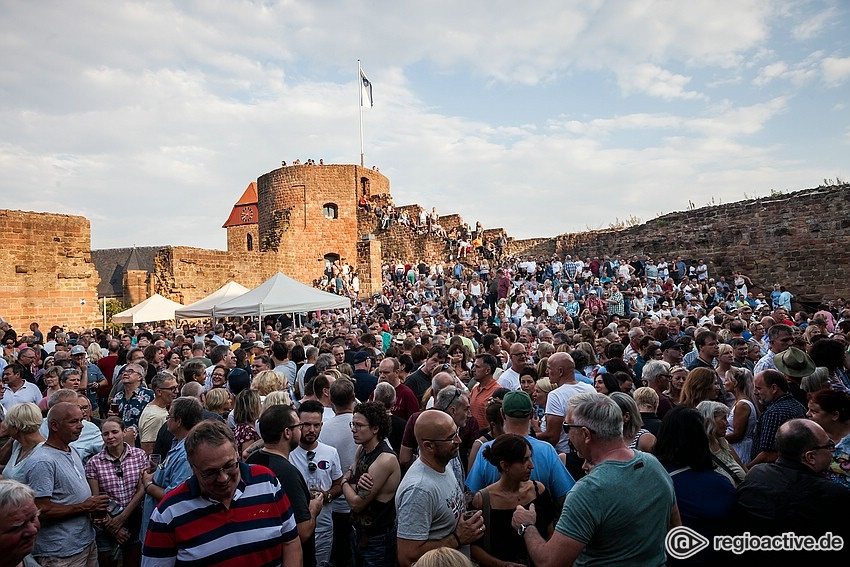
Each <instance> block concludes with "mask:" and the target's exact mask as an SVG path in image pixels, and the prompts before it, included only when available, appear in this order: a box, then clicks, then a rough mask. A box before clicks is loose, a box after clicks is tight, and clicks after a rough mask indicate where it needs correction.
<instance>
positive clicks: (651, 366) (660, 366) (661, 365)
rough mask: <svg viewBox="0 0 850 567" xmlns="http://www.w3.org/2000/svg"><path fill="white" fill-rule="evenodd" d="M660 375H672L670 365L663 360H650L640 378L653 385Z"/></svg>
mask: <svg viewBox="0 0 850 567" xmlns="http://www.w3.org/2000/svg"><path fill="white" fill-rule="evenodd" d="M659 374H670V364H669V363H667V362H664V361H663V360H650V361H649V362H647V363H646V365H645V366H644V367H643V371H642V372H641V374H640V376H641V378H643V379H644V380H646V383H647V384H652V383H654V382H655V379H656V378H657V377H658V375H659Z"/></svg>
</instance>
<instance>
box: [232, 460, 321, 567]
mask: <svg viewBox="0 0 850 567" xmlns="http://www.w3.org/2000/svg"><path fill="white" fill-rule="evenodd" d="M247 462H248V464H249V465H262V466H264V467H266V468H268V469H270V470H271V471H272V472H273V473H274V474H275V476H277V479H278V480H279V481H280V485H281V486H282V487H283V491H284V492H285V493H286V496H287V497H288V498H289V505H290V506H292V514H293V515H294V516H295V523H297V524H300V523H301V522H306V521H308V520H309V519H310V491H309V490H308V489H307V483H306V482H304V477H303V476H301V473H300V472H298V469H296V468H295V466H294V465H293V464H292V463H290V462H289V460H288V459H287V458H285V457H282V456H281V455H275V454H274V453H268V452H266V451H263V450H260V451H256V452H255V453H254V454H253V455H251V456H250V457H248V461H247ZM301 549H302V552H303V556H304V567H316V534H315V533H312V534H310V538H309V539H308V540H307V541H305V542H303V543H302V544H301Z"/></svg>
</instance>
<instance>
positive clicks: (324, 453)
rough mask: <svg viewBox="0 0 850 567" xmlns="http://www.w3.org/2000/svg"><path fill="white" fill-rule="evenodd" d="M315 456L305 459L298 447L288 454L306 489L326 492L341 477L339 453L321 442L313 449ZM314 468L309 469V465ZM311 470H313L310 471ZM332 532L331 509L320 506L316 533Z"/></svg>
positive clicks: (302, 449)
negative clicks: (302, 478)
mask: <svg viewBox="0 0 850 567" xmlns="http://www.w3.org/2000/svg"><path fill="white" fill-rule="evenodd" d="M313 451H314V452H315V453H316V455H315V456H314V457H313V460H312V461H310V460H309V459H307V450H306V449H304V448H303V447H301V446H299V447H296V448H295V449H293V450H292V452H291V453H290V454H289V462H290V463H292V464H293V465H295V468H297V469H298V472H300V473H301V476H302V477H304V482H306V483H307V487H308V488H313V487H316V488H317V489H318V490H323V491H328V490H330V489H331V485H332V484H333V482H334V481H335V480H336V479H338V478H340V477H341V476H342V469H341V467H340V465H339V453H337V451H336V449H334V448H333V447H331V446H330V445H325V444H324V443H322V442H321V441H320V442H319V443H318V445H316V448H315V449H313ZM311 462H312V463H313V464H314V465H315V467H310V463H311ZM311 468H313V469H314V470H312V471H311V470H310V469H311ZM331 530H333V517H332V516H331V507H330V506H322V511H321V512H319V517H318V518H316V533H320V532H327V531H331Z"/></svg>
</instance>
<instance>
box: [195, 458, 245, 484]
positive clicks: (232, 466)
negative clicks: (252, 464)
mask: <svg viewBox="0 0 850 567" xmlns="http://www.w3.org/2000/svg"><path fill="white" fill-rule="evenodd" d="M237 467H239V461H236V460H234V461H231V462H229V463H227V464H225V465H224V466H223V467H221V468H217V469H209V470H205V471H201V472H200V473H199V476H200V477H201V478H203V479H204V480H215V479H217V478H218V477H219V476H220V475H221V473H224V474H226V475H230V473H232V472H233V471H235V470H236V469H237Z"/></svg>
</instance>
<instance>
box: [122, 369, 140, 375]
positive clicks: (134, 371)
mask: <svg viewBox="0 0 850 567" xmlns="http://www.w3.org/2000/svg"><path fill="white" fill-rule="evenodd" d="M124 374H135V375H136V376H141V375H142V373H141V372H139V371H138V370H133V369H132V368H127V369H125V370H124Z"/></svg>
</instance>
